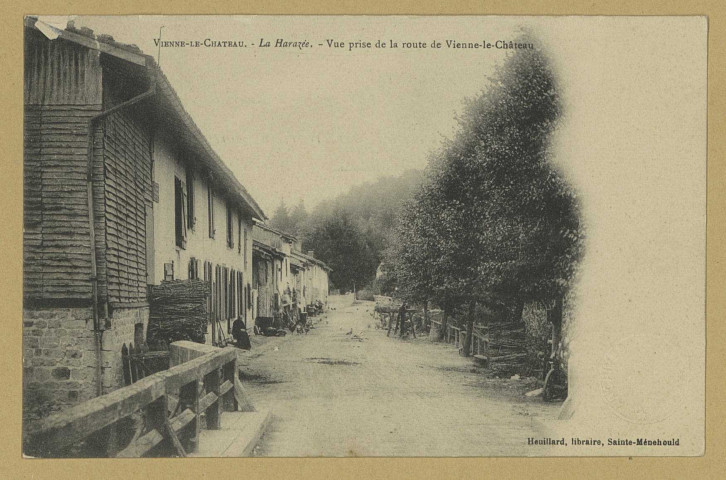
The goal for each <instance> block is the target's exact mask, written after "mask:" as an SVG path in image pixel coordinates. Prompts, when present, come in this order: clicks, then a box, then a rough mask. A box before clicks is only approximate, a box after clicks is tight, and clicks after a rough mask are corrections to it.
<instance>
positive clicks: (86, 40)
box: [25, 17, 267, 220]
mask: <svg viewBox="0 0 726 480" xmlns="http://www.w3.org/2000/svg"><path fill="white" fill-rule="evenodd" d="M25 26H26V27H27V28H34V29H36V30H39V31H40V32H42V33H43V34H44V35H45V36H46V37H48V38H49V39H50V40H54V39H56V38H62V39H63V40H66V41H69V42H73V43H76V44H78V45H81V46H84V47H86V48H89V49H94V50H98V51H100V52H102V53H104V54H107V55H111V56H113V57H116V58H118V59H121V60H123V61H125V62H129V63H131V64H135V65H139V66H143V67H145V68H146V69H147V71H148V73H149V75H150V76H151V77H152V78H154V79H155V80H156V86H157V93H158V94H160V95H159V97H161V98H160V99H159V103H158V104H157V107H158V108H161V109H163V110H165V111H168V112H169V113H170V114H171V115H173V116H174V117H176V120H177V121H176V122H169V123H170V125H172V128H174V129H175V130H178V131H175V132H174V133H180V134H181V135H179V136H178V138H182V139H183V138H186V139H191V140H192V141H187V142H184V143H186V146H187V147H188V148H190V149H191V150H193V151H194V153H196V154H197V156H198V158H199V160H200V161H201V162H202V163H203V164H204V165H205V166H206V167H207V168H208V169H209V171H210V174H211V175H212V177H213V180H214V181H215V182H216V184H218V185H220V186H221V187H222V188H223V189H224V190H225V191H226V193H227V194H228V195H230V196H231V197H233V199H235V200H237V201H238V202H239V203H240V204H241V205H242V206H243V207H245V209H246V210H247V212H248V213H249V214H250V216H252V217H253V218H257V219H260V220H266V219H267V216H266V215H265V213H264V212H263V211H262V208H260V206H259V205H258V204H257V202H256V201H255V199H254V198H252V196H251V195H250V194H249V192H247V189H245V187H244V186H243V185H242V184H241V183H240V182H239V180H237V177H235V175H234V173H232V171H231V170H230V169H229V168H228V167H227V165H226V164H225V163H224V162H223V161H222V159H221V158H220V157H219V155H217V153H216V152H215V151H214V149H213V148H212V146H211V145H210V144H209V141H207V139H206V137H205V136H204V134H203V133H202V131H201V130H200V129H199V127H198V126H197V125H196V123H194V120H193V119H192V117H191V116H190V115H189V113H187V111H186V110H185V109H184V106H183V105H182V102H181V100H180V99H179V96H178V95H177V93H176V91H175V90H174V88H173V87H172V86H171V83H170V82H169V80H168V79H167V78H166V75H164V72H163V71H162V70H161V68H160V67H159V66H158V65H157V64H156V62H155V61H154V59H153V57H151V56H149V55H146V54H144V53H143V52H142V51H141V50H140V49H139V48H138V47H136V46H135V45H126V44H121V43H118V42H115V41H114V40H113V37H110V36H108V35H105V36H104V35H99V36H94V34H93V31H91V30H88V29H81V30H75V29H74V28H73V27H66V29H60V28H58V27H55V26H53V25H49V24H47V23H44V22H42V21H40V20H38V19H37V18H36V17H26V18H25Z"/></svg>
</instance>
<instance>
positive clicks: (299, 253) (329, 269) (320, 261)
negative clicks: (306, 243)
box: [292, 252, 333, 272]
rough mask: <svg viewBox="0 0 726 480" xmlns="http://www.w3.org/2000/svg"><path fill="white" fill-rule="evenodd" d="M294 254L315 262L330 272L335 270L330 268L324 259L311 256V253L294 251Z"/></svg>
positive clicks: (309, 261)
mask: <svg viewBox="0 0 726 480" xmlns="http://www.w3.org/2000/svg"><path fill="white" fill-rule="evenodd" d="M292 254H293V255H294V256H296V257H298V258H299V259H301V260H303V261H305V262H308V263H314V264H316V265H318V266H319V267H321V268H322V269H323V270H327V271H328V272H332V271H333V269H332V268H330V267H329V266H328V265H327V264H326V263H325V262H323V261H322V260H318V259H317V258H315V257H311V256H310V255H305V254H304V253H302V252H292Z"/></svg>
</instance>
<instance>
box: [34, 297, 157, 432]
mask: <svg viewBox="0 0 726 480" xmlns="http://www.w3.org/2000/svg"><path fill="white" fill-rule="evenodd" d="M148 319H149V309H148V308H129V309H117V310H115V311H114V312H113V313H112V315H111V328H110V329H108V330H106V331H105V332H104V333H103V349H102V358H103V387H104V393H107V392H110V391H112V390H115V389H116V388H118V387H120V386H123V370H122V367H121V346H122V345H123V344H124V343H127V344H128V343H129V342H134V333H135V329H136V328H137V327H136V325H137V324H140V325H142V326H143V327H139V328H143V332H142V334H143V335H144V338H145V335H146V326H147V324H148ZM95 396H96V340H95V338H94V332H93V315H92V310H91V308H90V307H89V308H37V309H32V308H26V309H24V310H23V417H24V418H26V419H33V418H40V417H44V416H47V415H48V414H50V413H51V412H54V411H58V410H61V409H64V408H66V407H69V406H71V405H75V404H77V403H80V402H83V401H86V400H89V399H91V398H93V397H95Z"/></svg>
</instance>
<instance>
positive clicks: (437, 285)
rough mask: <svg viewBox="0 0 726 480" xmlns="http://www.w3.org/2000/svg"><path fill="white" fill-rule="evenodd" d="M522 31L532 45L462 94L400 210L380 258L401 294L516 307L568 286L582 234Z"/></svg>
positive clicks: (546, 69)
mask: <svg viewBox="0 0 726 480" xmlns="http://www.w3.org/2000/svg"><path fill="white" fill-rule="evenodd" d="M524 40H525V41H526V43H535V44H536V45H537V48H535V49H532V50H518V51H517V52H516V53H514V54H512V55H511V56H510V57H508V59H507V60H506V62H505V63H504V64H503V65H502V66H501V67H500V68H499V69H498V71H497V72H496V74H495V75H494V77H493V78H491V79H490V85H489V88H488V89H487V90H486V91H484V92H482V93H481V94H480V95H479V96H477V97H476V98H473V99H470V100H469V101H468V102H467V106H466V108H465V111H464V113H463V115H461V117H459V118H458V122H459V129H458V132H457V134H456V136H455V137H454V138H453V139H452V140H449V141H447V142H445V143H444V145H443V146H442V148H441V150H440V151H439V152H437V153H436V154H435V155H434V156H432V158H431V159H430V161H429V166H428V169H427V171H426V182H425V185H424V187H423V188H422V189H421V190H420V191H419V192H418V194H417V195H415V197H414V199H413V200H412V202H411V203H410V204H408V205H407V206H406V208H405V209H404V211H403V214H402V215H401V217H400V222H399V227H398V230H397V237H396V240H395V241H394V242H393V247H392V248H391V249H390V251H389V258H391V259H392V260H393V261H394V262H395V275H396V280H397V285H398V288H399V291H400V292H401V294H402V295H403V296H405V297H406V298H409V299H411V300H421V299H425V298H429V299H434V300H435V301H436V302H438V303H439V305H442V302H443V303H452V302H453V303H461V302H462V301H467V302H470V301H478V302H482V303H484V304H485V305H487V306H488V307H490V308H492V309H500V310H502V311H504V310H507V309H508V310H510V311H511V310H513V308H512V305H514V304H518V305H520V311H521V305H522V303H523V302H525V301H532V300H534V301H548V300H550V299H552V298H555V297H557V296H562V295H564V294H565V293H566V292H567V291H568V289H569V288H570V286H571V282H572V278H573V275H574V271H575V268H576V265H577V262H578V260H579V257H580V255H581V249H582V239H583V234H582V230H581V226H580V222H579V206H578V199H577V195H576V193H575V192H574V190H573V189H572V188H571V187H570V185H569V184H568V183H567V182H566V180H565V179H564V177H563V175H562V174H561V172H560V171H559V170H558V168H556V166H555V164H554V162H553V159H552V158H551V155H552V154H551V150H550V143H551V138H552V135H553V133H554V131H555V129H556V127H557V123H558V120H559V118H560V115H561V110H562V107H561V100H560V96H559V94H558V91H557V84H556V81H555V76H554V73H553V71H552V69H551V68H550V65H549V62H548V59H547V57H546V56H545V54H544V53H543V51H542V49H541V48H540V46H539V45H538V44H537V42H536V41H534V40H531V39H524ZM514 310H516V308H514Z"/></svg>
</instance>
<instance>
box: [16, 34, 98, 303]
mask: <svg viewBox="0 0 726 480" xmlns="http://www.w3.org/2000/svg"><path fill="white" fill-rule="evenodd" d="M100 93H101V67H100V61H99V55H98V52H95V51H90V50H88V49H85V48H80V47H77V46H75V45H74V44H71V43H69V42H65V41H62V40H56V41H53V42H50V41H48V40H47V39H45V37H43V36H42V35H40V34H39V33H38V32H33V31H26V43H25V84H24V97H25V98H24V100H25V118H24V142H25V149H24V232H23V260H24V263H23V265H24V271H23V296H24V299H25V301H26V302H27V301H30V302H46V301H49V302H51V303H53V302H61V303H62V302H76V301H82V302H89V301H90V300H91V281H90V275H91V259H90V240H89V238H88V236H89V229H88V208H87V187H86V166H87V157H86V152H87V134H88V120H89V118H90V117H92V116H93V115H96V114H97V113H98V112H100V111H101V108H102V106H101V95H100ZM95 142H96V147H97V152H98V155H100V152H101V148H100V147H101V146H102V138H101V135H100V133H99V134H97V135H96V136H95ZM97 160H98V157H97ZM95 164H96V168H95V169H94V187H95V194H96V198H95V200H96V205H97V210H96V217H97V219H98V221H97V222H96V224H95V229H96V243H97V252H98V253H99V254H100V255H102V254H103V250H104V236H105V231H104V222H103V182H102V173H103V172H102V166H101V162H100V161H96V162H95ZM104 268H105V264H104V262H102V261H100V262H99V265H98V269H99V274H103V272H104V270H103V269H104ZM101 278H102V277H101ZM99 292H100V293H101V294H102V295H103V294H104V293H105V286H104V285H103V284H99Z"/></svg>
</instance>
